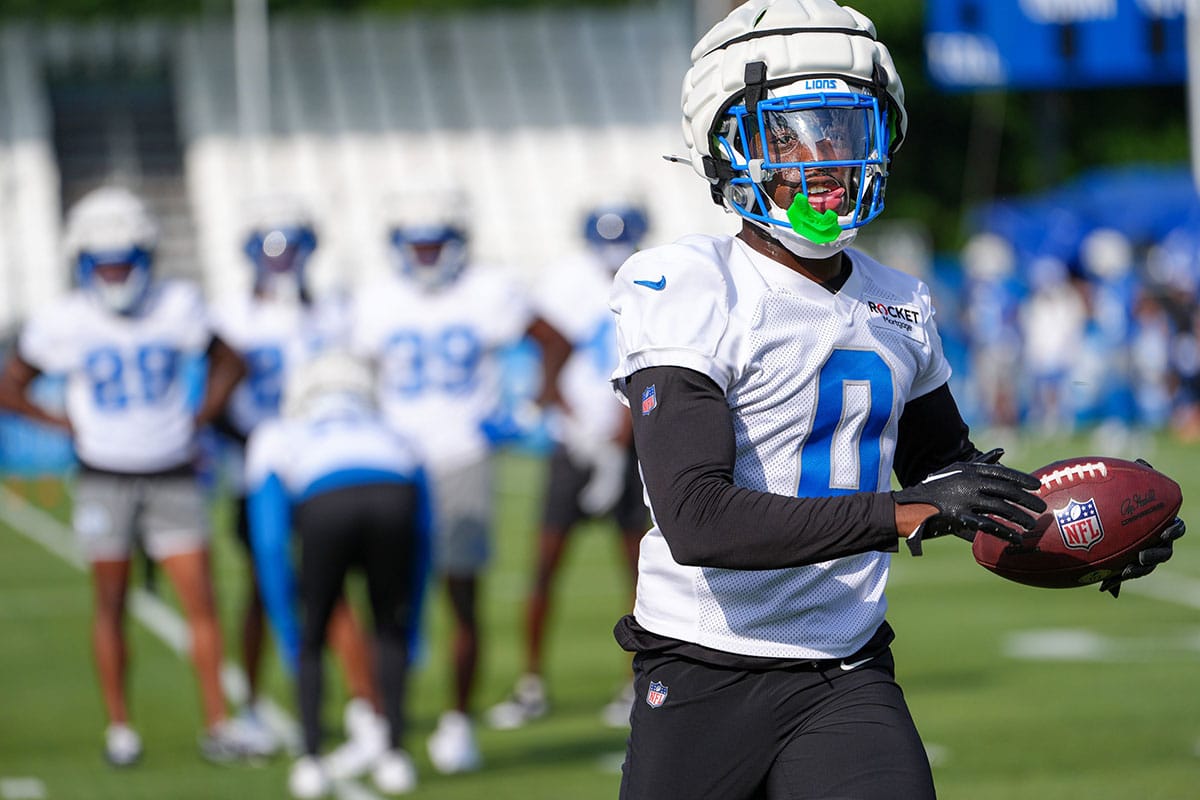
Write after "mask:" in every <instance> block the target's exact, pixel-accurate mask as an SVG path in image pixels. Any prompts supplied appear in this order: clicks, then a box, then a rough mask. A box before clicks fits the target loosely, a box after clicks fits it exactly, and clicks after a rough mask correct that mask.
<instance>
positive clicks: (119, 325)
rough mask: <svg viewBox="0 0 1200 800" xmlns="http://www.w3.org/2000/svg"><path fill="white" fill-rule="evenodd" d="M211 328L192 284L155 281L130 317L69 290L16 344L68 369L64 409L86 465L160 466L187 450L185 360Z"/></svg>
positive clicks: (26, 354) (183, 457) (27, 355)
mask: <svg viewBox="0 0 1200 800" xmlns="http://www.w3.org/2000/svg"><path fill="white" fill-rule="evenodd" d="M211 336H212V334H211V332H210V329H209V326H208V319H207V315H206V312H205V308H204V303H203V300H202V298H201V295H200V292H199V291H198V289H197V288H196V287H195V286H193V285H191V284H189V283H184V282H180V281H158V282H156V283H155V285H154V286H153V287H152V288H151V291H150V294H149V296H147V298H146V301H145V303H144V304H143V306H142V309H141V311H140V313H138V314H137V315H133V316H128V317H127V316H120V315H117V314H113V313H112V312H111V311H108V310H106V309H104V308H102V307H101V306H100V305H99V304H98V303H97V302H96V301H95V300H94V299H93V298H92V297H91V295H89V294H87V293H85V292H83V291H79V290H76V291H74V292H71V293H70V294H68V295H66V296H65V297H63V298H61V299H60V300H59V301H57V302H56V303H54V304H52V305H50V306H48V307H46V308H45V309H43V310H42V311H41V312H40V313H37V314H35V315H34V316H33V317H31V318H30V320H29V321H28V323H27V324H26V326H25V329H24V331H23V332H22V334H21V338H20V342H19V344H18V347H19V352H20V354H21V358H23V359H24V360H25V361H27V362H28V363H29V364H32V365H33V366H35V367H37V368H38V369H40V370H42V371H43V372H46V373H50V374H65V375H66V376H67V416H68V417H69V418H70V420H71V425H72V427H73V428H74V431H75V450H76V453H77V454H78V455H79V458H80V459H81V460H82V461H83V462H84V463H86V464H89V465H91V466H94V467H99V468H101V469H109V470H114V471H117V472H156V471H159V470H164V469H171V468H173V467H177V466H179V465H181V464H183V463H186V462H187V461H189V460H190V459H191V458H192V455H193V451H192V447H193V434H194V429H193V423H192V410H191V407H190V405H189V398H188V387H187V385H186V381H185V377H186V376H185V369H184V368H185V366H186V365H187V362H188V359H189V358H192V357H199V356H200V355H202V353H203V350H204V348H206V347H207V346H208V343H209V340H210V339H211Z"/></svg>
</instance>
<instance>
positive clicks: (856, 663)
mask: <svg viewBox="0 0 1200 800" xmlns="http://www.w3.org/2000/svg"><path fill="white" fill-rule="evenodd" d="M874 658H875V656H871V658H864V659H863V660H862V661H843V662H842V663H841V664H839V665H838V666H840V667H841V668H842V669H843V670H844V671H845V672H849V671H850V670H852V669H854V668H855V667H861V666H862V665H863V664H866V663H867V662H868V661H871V660H872V659H874Z"/></svg>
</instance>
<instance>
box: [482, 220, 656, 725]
mask: <svg viewBox="0 0 1200 800" xmlns="http://www.w3.org/2000/svg"><path fill="white" fill-rule="evenodd" d="M646 228H647V219H646V212H645V210H644V209H642V208H641V207H640V206H637V205H634V204H630V203H613V204H609V205H606V206H601V207H598V208H596V209H595V210H594V211H592V212H591V213H590V214H588V216H587V218H586V219H585V221H584V226H583V234H584V240H585V241H586V243H587V246H588V249H587V251H586V252H584V253H581V254H580V255H578V256H576V257H574V258H572V259H569V260H567V261H565V262H564V263H561V264H556V265H553V266H552V267H551V268H550V269H548V270H546V272H545V273H544V278H543V280H541V281H540V282H539V284H538V292H537V294H536V295H535V301H536V303H537V307H538V310H539V312H540V313H541V314H542V316H543V317H545V318H546V319H547V320H549V321H550V323H551V324H553V325H554V327H555V328H557V329H558V330H560V331H562V332H563V333H564V334H565V335H566V336H567V337H568V338H569V339H570V340H571V344H572V354H571V357H570V359H569V360H568V361H567V364H566V366H565V367H564V368H563V371H562V375H561V376H560V378H559V391H560V393H561V394H562V396H563V400H564V402H565V404H566V408H567V409H569V410H568V411H564V412H562V413H560V414H557V415H555V419H554V420H553V424H552V426H551V434H552V436H553V437H554V440H555V447H554V452H553V454H552V455H551V457H550V464H549V471H548V475H547V484H546V489H545V493H544V498H545V499H544V506H543V510H542V522H541V529H540V531H539V533H538V540H537V541H538V543H537V555H536V566H535V568H534V577H533V584H532V586H531V587H530V592H529V597H528V600H527V603H526V608H525V673H524V674H523V675H521V676H520V677H519V678H518V679H517V683H516V686H515V687H514V688H513V691H512V694H511V696H510V697H509V698H508V699H507V700H505V701H504V702H503V703H500V704H499V705H497V706H494V707H493V708H491V709H489V711H488V722H489V724H491V725H492V727H495V728H500V729H510V728H517V727H520V726H521V725H524V724H525V723H526V722H528V721H530V720H532V719H536V718H538V717H541V716H543V715H545V714H546V713H547V711H548V710H549V702H548V699H547V692H546V685H545V681H544V678H543V650H544V643H545V638H546V624H547V618H548V617H549V616H550V614H551V610H552V599H553V594H552V590H553V582H554V578H555V575H556V573H557V572H558V567H559V564H560V562H561V559H562V556H563V553H564V551H565V550H566V546H567V539H568V535H569V534H570V533H571V532H572V530H573V529H575V528H576V526H577V525H578V524H579V523H580V522H582V521H583V520H585V519H589V518H599V517H610V518H611V519H612V520H613V521H614V522H615V523H616V525H617V528H618V531H619V533H620V536H621V556H622V558H623V560H624V562H625V564H626V566H627V568H628V574H629V578H630V585H631V586H632V585H633V583H634V582H636V580H637V559H638V542H639V541H640V540H641V538H642V534H643V533H645V531H646V523H647V521H648V519H647V514H646V506H645V502H644V500H643V497H642V480H641V477H640V476H639V475H638V469H637V457H636V455H635V454H634V452H633V436H632V428H631V425H630V422H629V414H628V413H627V412H626V411H625V409H624V408H623V407H622V405H621V404H620V403H619V402H618V401H617V400H616V399H615V398H614V397H613V396H612V389H611V387H610V386H609V382H608V379H609V375H610V374H611V373H612V369H613V366H614V365H615V364H616V362H617V354H616V348H617V339H616V331H615V328H614V325H613V315H612V312H611V311H609V309H608V301H607V297H608V291H609V289H610V288H611V286H612V280H613V275H615V274H616V271H617V269H618V268H619V267H620V266H621V264H623V263H624V262H625V260H626V259H627V258H629V256H631V255H633V253H634V251H635V250H637V247H638V245H639V244H640V243H641V241H642V239H643V237H644V236H645V234H646ZM632 703H633V697H632V685H627V687H626V688H625V689H623V690H622V691H621V693H620V694H619V695H618V696H617V697H616V698H614V700H613V702H612V703H610V704H609V706H608V707H606V708H605V711H604V717H605V720H606V721H608V722H609V723H610V724H612V725H615V726H624V725H626V724H627V723H628V721H629V709H630V707H631V706H632Z"/></svg>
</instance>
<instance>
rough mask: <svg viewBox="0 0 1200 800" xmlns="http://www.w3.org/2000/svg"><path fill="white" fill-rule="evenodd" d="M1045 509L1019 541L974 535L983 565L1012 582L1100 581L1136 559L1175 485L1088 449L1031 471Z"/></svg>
mask: <svg viewBox="0 0 1200 800" xmlns="http://www.w3.org/2000/svg"><path fill="white" fill-rule="evenodd" d="M1033 475H1034V476H1035V477H1037V478H1039V479H1040V480H1041V482H1042V488H1041V489H1039V490H1038V495H1039V496H1040V497H1041V498H1042V499H1043V500H1045V501H1046V511H1045V512H1043V513H1042V515H1041V516H1040V517H1038V520H1037V525H1035V526H1034V529H1033V530H1032V531H1030V532H1029V533H1027V534H1025V535H1024V542H1023V543H1022V544H1020V545H1014V544H1009V543H1007V542H1004V541H1002V540H1001V539H999V538H997V537H995V536H989V535H987V534H985V533H980V534H978V535H976V536H975V542H974V544H973V545H972V552H973V553H974V555H975V560H976V561H978V562H979V563H980V564H981V565H982V566H984V567H986V568H987V569H989V570H991V571H992V572H994V573H996V574H997V575H999V576H1001V577H1004V578H1008V579H1009V580H1012V581H1016V582H1018V583H1024V584H1027V585H1029V586H1041V587H1044V588H1048V589H1064V588H1070V587H1072V586H1086V585H1087V584H1091V583H1099V582H1100V581H1102V580H1104V579H1105V578H1107V577H1109V576H1110V575H1113V574H1115V573H1117V572H1119V571H1120V570H1121V569H1122V568H1123V567H1125V566H1126V565H1127V564H1129V563H1131V562H1132V561H1133V560H1134V559H1136V558H1137V554H1138V551H1139V550H1141V549H1142V548H1143V547H1145V546H1146V545H1147V544H1149V543H1150V542H1151V541H1152V540H1153V539H1154V538H1155V537H1156V536H1158V535H1159V534H1160V533H1162V531H1163V530H1164V529H1165V528H1166V527H1167V526H1168V525H1169V524H1170V523H1171V521H1172V520H1174V519H1175V516H1176V514H1178V513H1179V507H1180V506H1181V505H1182V504H1183V493H1182V492H1181V491H1180V489H1179V484H1177V483H1176V482H1175V481H1173V480H1171V479H1170V478H1168V477H1167V476H1166V475H1163V474H1162V473H1161V472H1158V471H1157V470H1155V469H1152V468H1150V467H1149V466H1146V465H1144V464H1140V463H1137V462H1134V461H1123V460H1121V459H1118V458H1107V457H1104V456H1089V457H1081V458H1070V459H1066V460H1065V461H1056V462H1054V463H1053V464H1047V465H1046V466H1044V467H1042V468H1041V469H1038V470H1035V471H1034V472H1033Z"/></svg>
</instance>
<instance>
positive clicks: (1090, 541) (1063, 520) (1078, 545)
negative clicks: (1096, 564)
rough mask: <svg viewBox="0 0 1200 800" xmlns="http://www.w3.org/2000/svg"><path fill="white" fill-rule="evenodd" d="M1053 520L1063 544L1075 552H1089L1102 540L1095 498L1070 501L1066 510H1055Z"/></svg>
mask: <svg viewBox="0 0 1200 800" xmlns="http://www.w3.org/2000/svg"><path fill="white" fill-rule="evenodd" d="M1054 519H1055V520H1056V521H1057V522H1058V530H1059V531H1060V532H1061V533H1062V538H1063V544H1065V545H1066V546H1067V547H1072V548H1074V549H1076V550H1091V549H1092V546H1093V545H1095V544H1096V542H1098V541H1100V540H1101V539H1103V538H1104V528H1102V527H1101V526H1100V515H1099V514H1097V513H1096V500H1095V498H1092V499H1089V500H1087V501H1085V502H1082V503H1080V502H1078V501H1075V500H1072V501H1071V502H1070V503H1068V504H1067V507H1066V508H1059V509H1055V511H1054Z"/></svg>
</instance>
